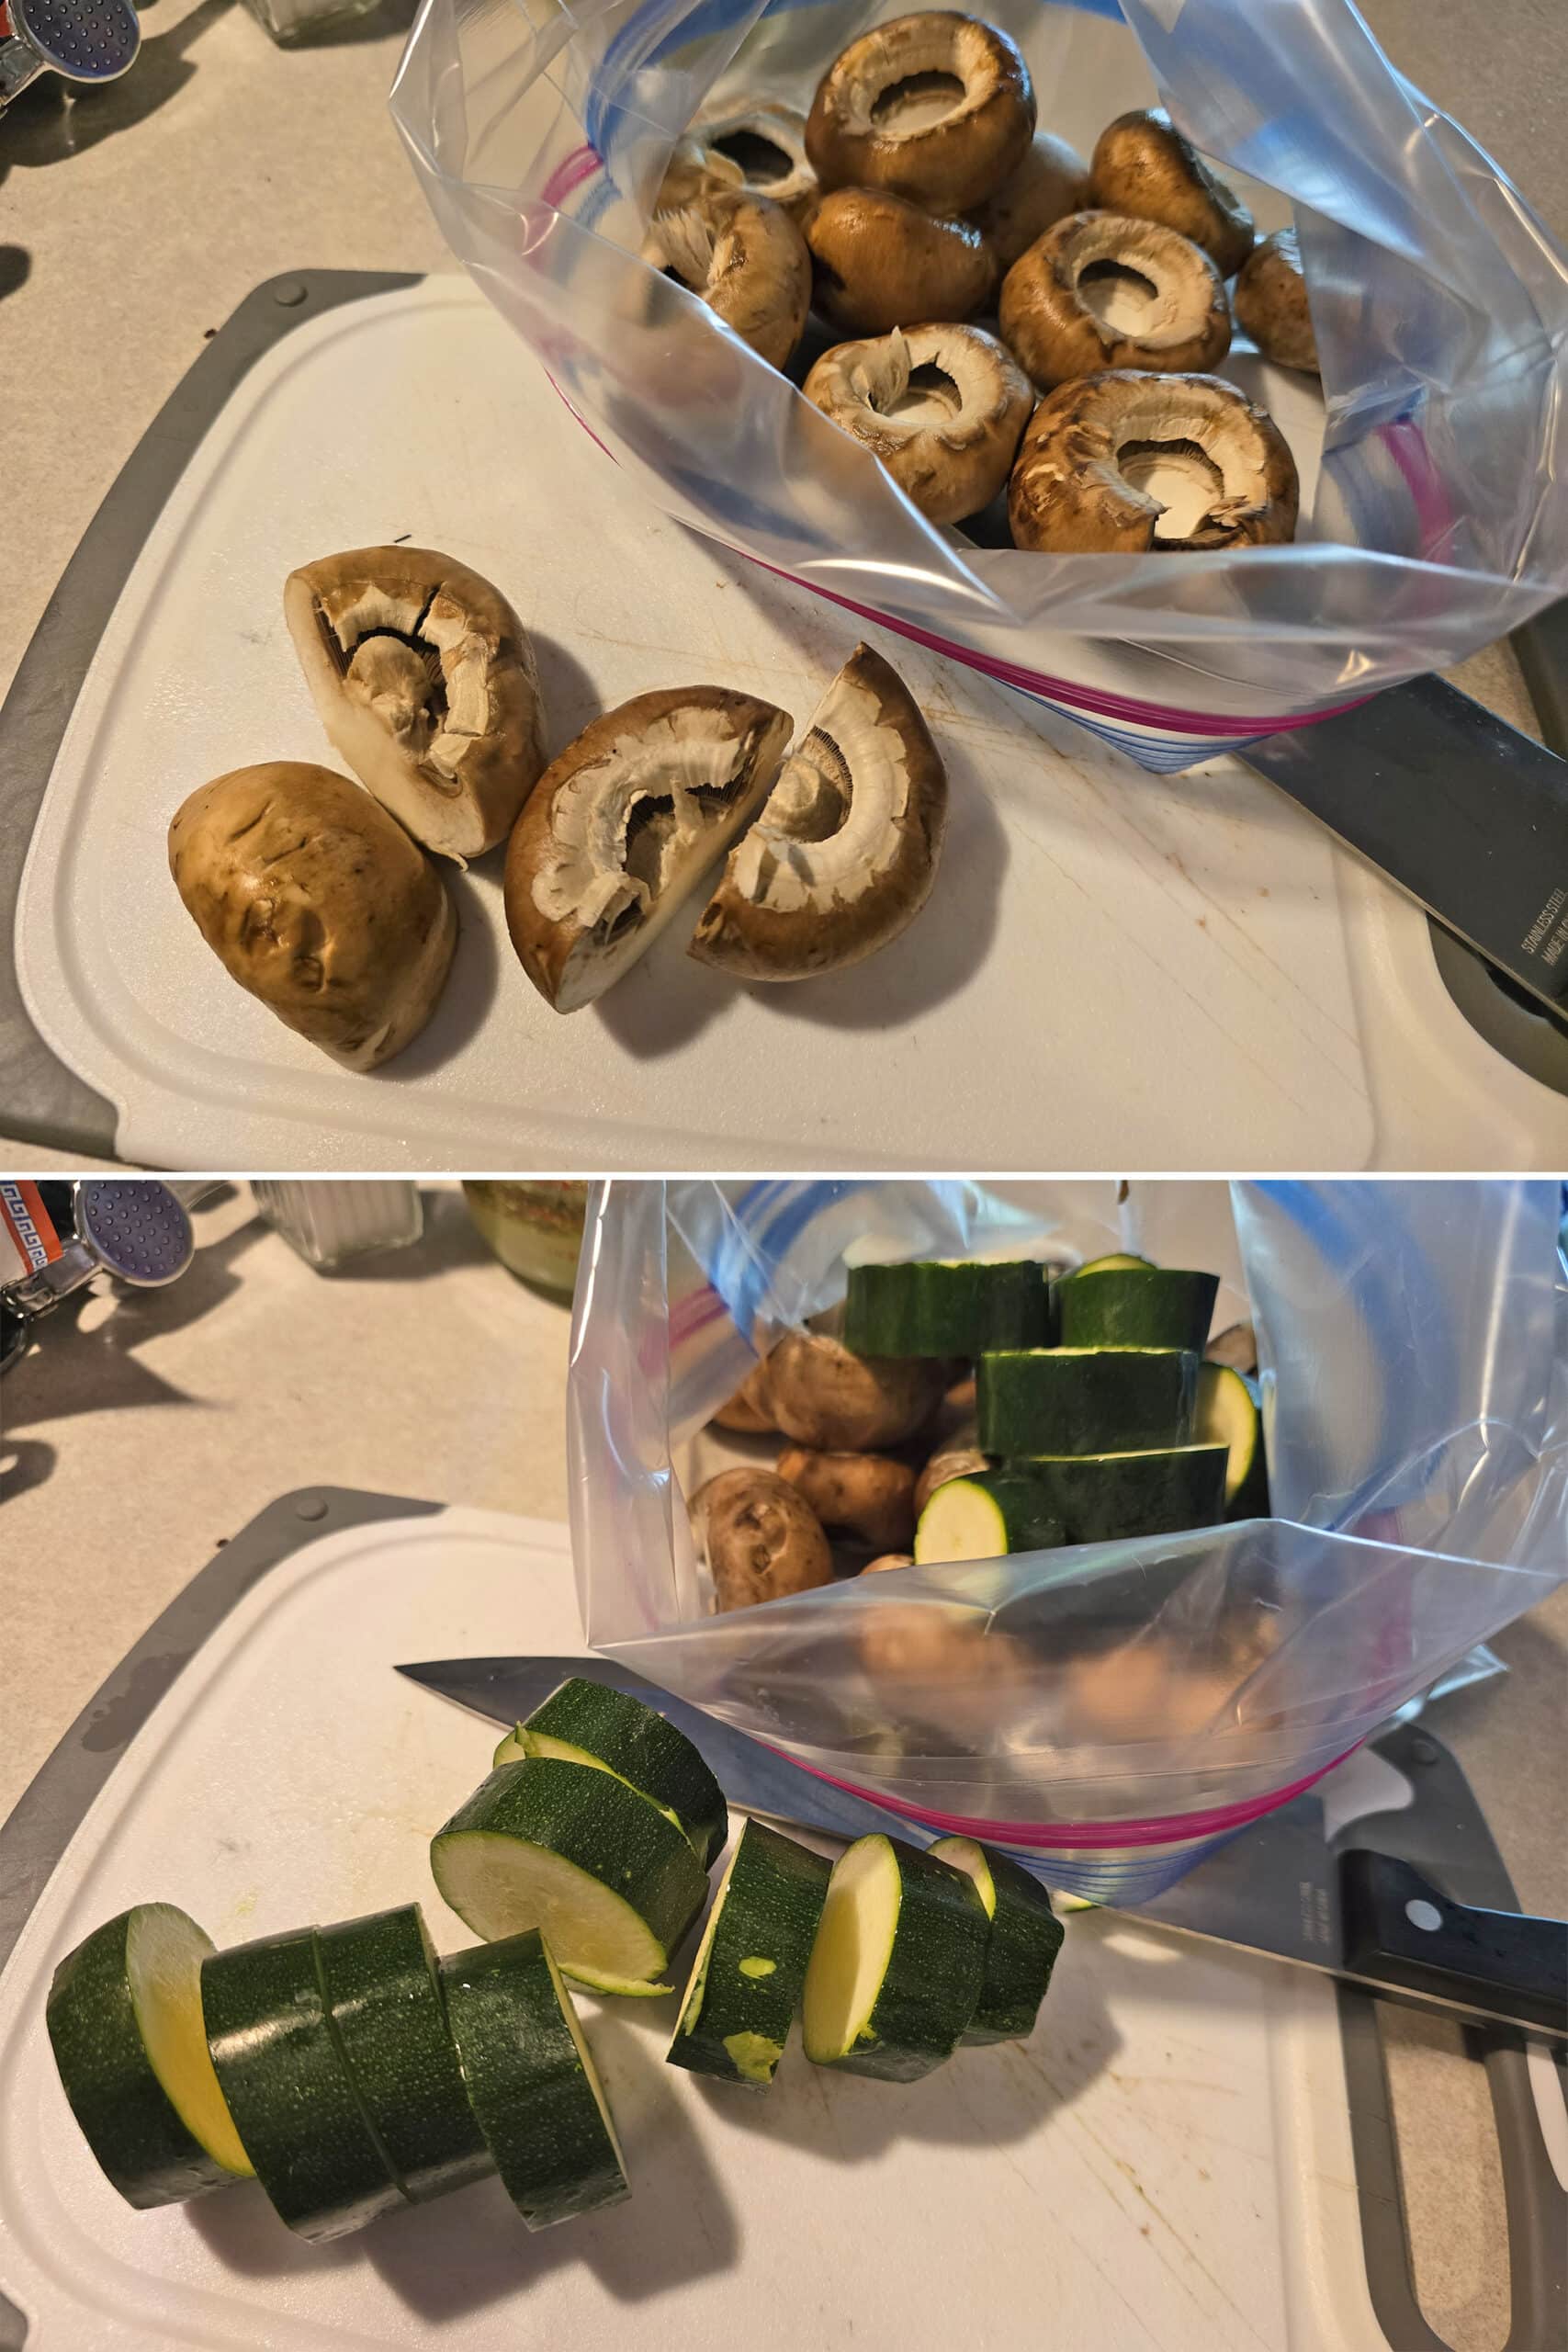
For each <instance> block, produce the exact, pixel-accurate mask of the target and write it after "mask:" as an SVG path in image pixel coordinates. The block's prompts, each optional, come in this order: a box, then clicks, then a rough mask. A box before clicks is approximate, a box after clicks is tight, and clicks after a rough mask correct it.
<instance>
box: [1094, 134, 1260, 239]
mask: <svg viewBox="0 0 1568 2352" xmlns="http://www.w3.org/2000/svg"><path fill="white" fill-rule="evenodd" d="M1089 179H1090V197H1091V201H1092V202H1093V203H1094V204H1096V205H1098V206H1100V208H1101V209H1103V210H1104V211H1107V212H1130V213H1131V214H1132V215H1133V216H1134V219H1135V220H1159V221H1163V223H1164V224H1165V226H1166V227H1167V228H1168V229H1174V230H1176V231H1177V232H1178V233H1179V235H1181V236H1183V237H1190V238H1191V240H1192V242H1193V243H1194V244H1195V245H1201V246H1202V248H1203V251H1204V252H1205V253H1206V254H1208V255H1209V256H1210V258H1211V260H1213V262H1215V263H1216V264H1217V265H1218V267H1219V272H1220V275H1221V277H1235V273H1236V271H1237V270H1238V269H1239V268H1240V267H1241V266H1242V263H1243V262H1244V261H1245V260H1246V259H1247V254H1249V253H1250V252H1251V251H1252V241H1253V238H1254V237H1255V236H1256V234H1257V231H1256V230H1255V229H1254V227H1253V225H1252V215H1251V213H1250V212H1249V211H1248V210H1247V207H1246V205H1245V204H1243V202H1242V200H1241V198H1240V197H1239V196H1237V195H1236V193H1235V189H1234V188H1229V187H1226V186H1225V184H1224V180H1222V179H1220V178H1219V177H1218V176H1217V175H1216V174H1214V173H1213V172H1212V171H1211V170H1210V169H1209V166H1208V164H1205V162H1204V161H1203V158H1202V157H1201V155H1200V154H1199V153H1198V150H1197V149H1196V147H1194V146H1193V144H1192V141H1190V139H1188V138H1186V137H1185V136H1184V135H1183V133H1182V132H1181V131H1179V130H1178V129H1177V128H1176V125H1175V124H1174V123H1173V122H1172V120H1171V119H1170V117H1169V115H1168V114H1167V112H1166V110H1165V108H1164V107H1144V108H1141V109H1140V110H1139V111H1138V112H1136V113H1134V114H1121V115H1118V116H1117V118H1116V119H1115V121H1114V122H1112V123H1108V124H1107V125H1106V128H1105V129H1104V130H1102V131H1101V132H1100V137H1099V138H1098V139H1097V140H1096V141H1095V147H1094V154H1093V156H1092V158H1091V159H1090V162H1089Z"/></svg>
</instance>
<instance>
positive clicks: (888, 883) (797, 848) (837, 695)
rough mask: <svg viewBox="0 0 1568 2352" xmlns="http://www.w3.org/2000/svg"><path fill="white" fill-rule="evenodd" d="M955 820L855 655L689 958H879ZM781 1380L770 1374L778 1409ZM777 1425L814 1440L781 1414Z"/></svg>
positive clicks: (911, 738)
mask: <svg viewBox="0 0 1568 2352" xmlns="http://www.w3.org/2000/svg"><path fill="white" fill-rule="evenodd" d="M946 822H947V777H946V775H945V773H944V771H943V769H942V761H941V758H940V757H939V755H938V752H937V749H936V746H935V744H934V743H933V742H932V741H931V735H930V733H929V731H928V729H927V727H926V722H925V720H924V719H923V718H921V716H920V713H919V709H918V707H916V704H915V700H914V697H913V696H912V695H911V694H910V693H909V690H908V687H907V686H906V685H905V684H904V682H903V680H902V679H901V678H900V677H899V676H898V673H897V671H896V670H895V669H893V667H892V666H891V664H890V663H889V662H885V661H884V660H883V658H882V656H881V654H880V653H874V652H873V651H872V650H871V648H870V646H869V645H860V646H857V647H856V648H855V650H854V652H853V653H852V656H851V657H850V659H849V661H848V662H845V664H844V666H843V668H842V669H841V670H840V673H839V674H838V676H837V677H836V678H835V679H834V681H833V683H832V684H831V685H830V686H829V689H828V691H827V693H826V694H825V695H823V697H822V700H821V702H820V703H819V704H818V707H817V710H816V713H815V715H814V716H813V718H812V722H811V730H810V732H809V734H807V737H806V738H805V740H804V741H803V742H802V743H801V744H800V745H799V747H798V748H797V749H796V750H795V752H793V753H792V754H791V756H790V758H789V759H788V760H787V761H786V762H785V763H784V769H783V771H782V773H781V775H780V776H779V780H778V782H777V784H776V785H775V786H773V791H772V793H771V794H770V795H769V797H768V801H767V805H766V807H765V808H764V809H763V810H762V813H761V816H760V817H759V818H758V820H757V821H756V823H755V824H754V825H753V826H752V827H751V830H750V832H749V833H748V834H747V835H746V837H745V839H744V840H743V841H742V842H740V844H739V847H738V848H737V849H736V850H734V851H733V852H732V853H731V854H730V857H729V859H728V863H727V864H726V865H725V869H724V873H723V876H721V878H720V881H719V885H718V888H717V889H716V891H715V892H714V894H713V897H712V898H711V899H709V900H708V903H707V905H706V906H705V908H704V910H703V915H702V920H701V922H699V923H698V925H697V928H696V932H695V933H694V937H693V940H692V944H691V949H690V953H691V954H692V955H693V956H695V957H696V959H697V961H698V963H699V964H712V965H715V966H716V967H717V968H718V969H719V970H720V971H724V972H733V973H735V974H736V975H737V977H738V978H741V979H748V980H805V979H812V978H816V977H817V975H818V974H819V973H822V972H834V971H838V970H840V969H841V968H842V967H843V966H845V965H846V964H858V963H860V962H861V961H862V960H863V958H864V957H865V956H874V955H875V953H876V951H877V949H878V948H879V947H886V945H887V944H888V942H889V941H890V940H892V939H896V938H897V935H898V933H900V932H901V931H902V930H903V929H904V927H905V925H906V924H907V923H908V922H912V921H913V920H914V918H915V916H916V915H917V914H919V910H920V909H921V908H922V907H923V906H924V904H925V902H926V899H928V897H929V896H930V895H931V884H932V882H933V881H934V880H935V878H936V867H937V860H938V858H939V857H940V855H941V854H942V831H943V829H944V827H945V825H946ZM779 1377H780V1373H779V1370H778V1367H776V1366H775V1368H774V1371H773V1374H772V1375H771V1376H770V1385H769V1394H770V1396H771V1397H773V1402H774V1407H775V1409H777V1408H778V1401H779V1400H778V1396H777V1381H778V1379H779ZM781 1427H783V1428H784V1430H786V1431H787V1432H788V1434H789V1435H791V1436H795V1437H799V1438H800V1439H801V1442H803V1443H806V1444H809V1443H811V1442H813V1440H812V1439H811V1438H810V1436H809V1435H807V1433H806V1432H804V1431H801V1430H794V1429H791V1428H790V1425H789V1423H788V1421H787V1420H785V1419H783V1417H782V1415H781ZM819 1442H826V1441H819ZM844 1442H846V1443H847V1442H849V1441H847V1440H846V1441H844ZM867 1442H868V1443H876V1442H881V1441H879V1440H874V1439H872V1440H868V1441H867Z"/></svg>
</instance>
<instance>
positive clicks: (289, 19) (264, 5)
mask: <svg viewBox="0 0 1568 2352" xmlns="http://www.w3.org/2000/svg"><path fill="white" fill-rule="evenodd" d="M245 5H246V6H247V7H248V8H249V10H250V12H251V14H252V16H253V17H254V18H255V20H256V22H257V24H258V25H260V26H261V28H262V29H263V30H264V31H265V32H267V33H270V34H271V36H272V38H273V40H275V41H276V43H277V45H278V47H279V48H280V49H298V48H301V47H303V46H304V44H305V43H306V42H307V41H312V40H320V39H321V36H322V35H323V34H329V33H333V32H335V31H336V30H337V28H339V26H341V25H347V24H352V23H353V22H354V20H355V17H368V16H371V15H373V14H374V13H375V11H376V9H377V8H378V6H380V0H245Z"/></svg>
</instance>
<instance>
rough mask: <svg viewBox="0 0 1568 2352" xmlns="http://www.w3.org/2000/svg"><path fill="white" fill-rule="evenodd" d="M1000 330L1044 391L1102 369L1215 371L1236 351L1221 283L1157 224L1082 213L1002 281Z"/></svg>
mask: <svg viewBox="0 0 1568 2352" xmlns="http://www.w3.org/2000/svg"><path fill="white" fill-rule="evenodd" d="M1001 329H1002V335H1003V338H1004V340H1005V341H1006V342H1008V343H1009V344H1010V345H1011V346H1012V349H1013V351H1014V352H1015V353H1016V355H1017V356H1018V357H1019V358H1020V359H1021V361H1022V362H1023V365H1024V366H1025V368H1028V370H1029V373H1030V375H1031V376H1032V378H1033V379H1034V381H1035V382H1036V383H1037V384H1038V385H1039V386H1040V389H1041V390H1042V391H1049V390H1050V389H1051V387H1052V386H1053V385H1055V384H1065V383H1066V382H1068V381H1069V380H1070V379H1072V378H1073V377H1075V376H1092V375H1094V374H1096V373H1097V372H1098V371H1099V370H1100V368H1158V369H1162V370H1163V369H1172V368H1174V369H1185V368H1213V366H1214V364H1215V362H1216V361H1218V360H1221V359H1223V358H1224V356H1225V353H1226V352H1227V351H1228V350H1229V349H1230V342H1231V314H1230V306H1229V304H1228V303H1227V302H1226V300H1225V289H1224V285H1223V283H1222V282H1221V278H1220V273H1219V271H1218V270H1217V269H1216V268H1215V267H1214V265H1213V262H1212V261H1211V260H1210V258H1209V256H1208V254H1206V253H1205V252H1204V251H1203V249H1202V247H1201V245H1195V244H1194V243H1192V241H1191V239H1190V237H1182V236H1179V235H1178V233H1177V232H1176V231H1175V230H1174V229H1167V228H1163V227H1162V226H1161V225H1160V223H1159V222H1158V221H1156V220H1132V219H1130V218H1129V217H1128V216H1127V215H1126V214H1125V213H1121V212H1075V213H1074V214H1073V215H1072V216H1071V218H1070V219H1068V220H1059V221H1058V222H1057V223H1056V226H1055V228H1054V229H1047V230H1046V232H1045V234H1044V235H1043V237H1041V238H1039V239H1037V240H1036V242H1035V243H1033V244H1032V245H1031V246H1030V248H1029V251H1028V252H1027V253H1026V254H1023V256H1022V257H1021V260H1018V261H1015V262H1014V264H1013V266H1012V267H1011V268H1010V270H1009V272H1008V274H1007V276H1006V277H1005V278H1004V279H1003V280H1002V299H1001Z"/></svg>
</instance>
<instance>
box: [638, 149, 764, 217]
mask: <svg viewBox="0 0 1568 2352" xmlns="http://www.w3.org/2000/svg"><path fill="white" fill-rule="evenodd" d="M745 185H746V175H745V173H744V172H743V171H742V170H741V168H740V166H739V164H738V163H737V162H736V161H735V159H734V157H733V156H731V155H721V154H720V153H718V151H717V149H716V148H713V147H710V146H708V144H707V143H706V141H705V140H703V139H701V138H699V137H698V135H697V133H696V131H695V130H689V131H688V132H687V134H686V136H685V138H684V139H678V140H677V141H676V142H675V144H674V146H673V147H672V148H671V151H670V161H669V162H668V163H667V164H665V166H664V177H663V178H662V179H661V180H660V183H659V193H658V195H657V196H656V197H655V198H654V199H653V217H654V219H655V220H657V219H658V218H659V215H660V213H661V212H679V211H681V210H682V209H683V208H684V207H685V206H686V205H688V204H695V203H696V202H697V200H698V198H700V197H705V196H724V195H739V192H740V190H741V189H742V188H743V187H745Z"/></svg>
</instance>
